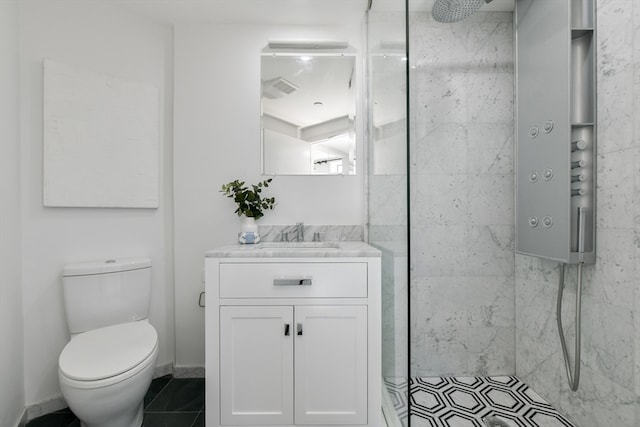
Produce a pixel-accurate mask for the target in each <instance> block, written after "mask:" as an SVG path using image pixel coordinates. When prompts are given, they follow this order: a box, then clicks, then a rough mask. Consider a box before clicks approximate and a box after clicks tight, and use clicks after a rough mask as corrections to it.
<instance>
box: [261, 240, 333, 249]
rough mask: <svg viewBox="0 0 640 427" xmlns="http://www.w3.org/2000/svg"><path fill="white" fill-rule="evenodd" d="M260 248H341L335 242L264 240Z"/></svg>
mask: <svg viewBox="0 0 640 427" xmlns="http://www.w3.org/2000/svg"><path fill="white" fill-rule="evenodd" d="M258 248H259V249H276V250H277V249H288V250H292V249H301V250H304V249H306V250H309V249H340V245H339V244H337V243H335V242H263V243H260V244H258Z"/></svg>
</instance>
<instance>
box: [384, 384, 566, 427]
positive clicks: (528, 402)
mask: <svg viewBox="0 0 640 427" xmlns="http://www.w3.org/2000/svg"><path fill="white" fill-rule="evenodd" d="M385 385H386V387H387V390H388V391H389V396H390V398H391V401H392V402H393V404H394V408H395V410H396V413H397V415H398V418H399V419H400V421H401V423H402V424H403V426H406V425H407V424H408V423H407V418H408V417H409V406H410V408H411V426H412V427H486V426H487V425H486V424H485V423H483V421H482V420H483V419H487V417H489V419H491V418H492V419H494V420H496V421H494V423H493V424H492V423H489V425H490V426H491V427H493V426H495V427H501V426H508V427H574V426H573V424H572V423H571V422H570V421H569V420H568V419H567V418H565V417H564V416H563V415H562V414H560V413H559V412H558V411H556V410H555V409H554V408H553V407H552V406H551V405H549V404H548V403H547V402H545V400H544V399H543V398H542V397H540V396H539V395H538V394H537V393H536V392H535V391H533V390H532V389H531V388H529V387H528V386H527V385H526V384H525V383H523V382H522V381H520V380H519V379H518V378H517V377H515V376H501V377H435V378H411V379H410V380H409V383H408V384H407V379H406V378H385ZM407 389H410V393H409V394H408V395H407ZM409 403H410V405H409Z"/></svg>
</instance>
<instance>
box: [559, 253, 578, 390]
mask: <svg viewBox="0 0 640 427" xmlns="http://www.w3.org/2000/svg"><path fill="white" fill-rule="evenodd" d="M582 266H583V264H582V263H579V264H578V283H577V289H576V330H575V333H576V339H575V351H574V353H573V354H574V356H575V358H574V361H573V370H572V369H571V362H570V361H569V354H568V353H567V342H566V340H565V338H564V330H563V328H562V294H563V291H564V267H565V265H564V264H560V284H559V286H558V303H557V306H556V319H557V321H558V334H559V335H560V344H561V345H562V354H563V355H564V367H565V369H566V370H567V380H568V381H569V387H570V388H571V391H576V390H577V389H578V384H579V383H580V329H581V328H580V317H581V316H580V311H581V305H582Z"/></svg>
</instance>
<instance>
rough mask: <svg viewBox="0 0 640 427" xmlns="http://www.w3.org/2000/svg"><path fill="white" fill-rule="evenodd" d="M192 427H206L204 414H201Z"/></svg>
mask: <svg viewBox="0 0 640 427" xmlns="http://www.w3.org/2000/svg"><path fill="white" fill-rule="evenodd" d="M192 427H204V412H200V415H198V418H196V420H195V422H194V423H193V426H192Z"/></svg>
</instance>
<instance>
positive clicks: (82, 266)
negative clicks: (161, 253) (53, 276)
mask: <svg viewBox="0 0 640 427" xmlns="http://www.w3.org/2000/svg"><path fill="white" fill-rule="evenodd" d="M149 267H151V260H150V259H149V258H117V259H116V258H114V259H107V260H102V261H90V262H79V263H75V264H67V265H65V266H64V268H63V269H62V276H64V277H70V276H86V275H90V274H104V273H116V272H120V271H130V270H139V269H141V268H149Z"/></svg>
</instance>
